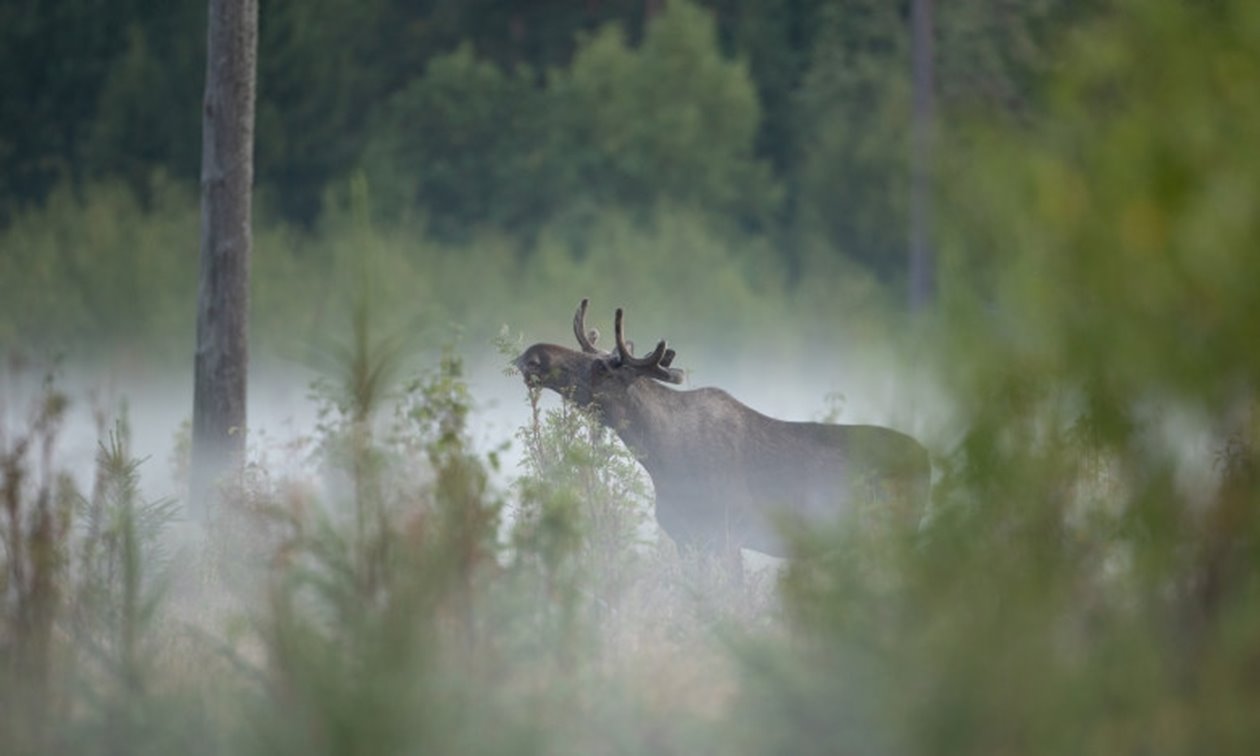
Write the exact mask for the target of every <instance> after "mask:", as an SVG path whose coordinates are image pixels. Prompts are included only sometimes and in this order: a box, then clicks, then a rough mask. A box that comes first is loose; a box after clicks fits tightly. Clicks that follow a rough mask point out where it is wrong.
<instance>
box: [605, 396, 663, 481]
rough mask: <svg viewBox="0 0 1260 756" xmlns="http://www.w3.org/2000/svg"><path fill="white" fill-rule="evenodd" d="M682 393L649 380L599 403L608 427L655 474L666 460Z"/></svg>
mask: <svg viewBox="0 0 1260 756" xmlns="http://www.w3.org/2000/svg"><path fill="white" fill-rule="evenodd" d="M678 396H679V392H677V391H674V390H673V389H670V388H667V387H665V386H663V385H661V384H660V383H657V382H656V381H654V380H651V379H649V378H641V379H639V380H635V381H633V382H631V383H629V384H628V385H626V386H625V388H624V390H623V391H619V392H617V393H616V395H615V396H612V397H606V398H604V399H603V400H602V401H599V402H598V404H599V410H600V417H601V419H602V420H603V423H604V425H606V426H608V427H609V428H611V429H612V430H613V432H615V433H616V434H617V436H618V437H619V438H620V439H621V440H622V442H623V443H625V445H626V446H627V447H628V448H629V449H630V450H631V451H632V452H634V454H635V455H636V456H637V457H638V458H639V460H640V461H641V462H642V463H643V466H644V467H646V468H647V469H648V472H649V473H651V472H652V470H653V468H654V467H655V465H656V464H657V463H658V462H659V461H660V460H661V459H663V458H665V457H666V456H667V455H668V453H669V451H668V449H667V448H666V446H667V443H668V440H669V434H667V433H666V432H665V429H666V428H667V427H669V426H668V420H669V418H670V417H671V415H674V414H675V413H676V412H677V411H678V410H679V409H681V408H679V407H677V406H676V405H677V403H678Z"/></svg>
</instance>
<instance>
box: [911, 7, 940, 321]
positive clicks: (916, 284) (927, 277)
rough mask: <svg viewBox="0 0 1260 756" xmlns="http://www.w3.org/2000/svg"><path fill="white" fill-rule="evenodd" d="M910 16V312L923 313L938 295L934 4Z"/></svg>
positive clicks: (913, 11)
mask: <svg viewBox="0 0 1260 756" xmlns="http://www.w3.org/2000/svg"><path fill="white" fill-rule="evenodd" d="M913 3H914V4H913V7H912V8H911V13H910V25H911V27H912V37H913V40H912V46H913V52H912V56H913V59H914V60H913V64H912V65H913V71H914V76H913V79H914V81H913V87H914V115H913V122H912V124H911V136H910V140H911V145H910V150H911V154H910V291H909V295H910V296H909V299H910V309H911V311H918V310H922V309H923V308H925V307H927V306H928V305H929V304H931V302H932V300H933V298H934V297H935V294H936V260H935V254H934V252H933V250H932V230H931V226H932V187H931V174H932V139H933V132H934V130H935V124H934V122H933V121H934V119H935V112H934V110H935V107H934V102H933V99H934V98H933V81H932V80H933V73H932V69H933V65H932V62H933V61H932V58H933V54H934V52H933V49H932V48H933V44H932V42H933V28H932V27H933V23H932V0H913Z"/></svg>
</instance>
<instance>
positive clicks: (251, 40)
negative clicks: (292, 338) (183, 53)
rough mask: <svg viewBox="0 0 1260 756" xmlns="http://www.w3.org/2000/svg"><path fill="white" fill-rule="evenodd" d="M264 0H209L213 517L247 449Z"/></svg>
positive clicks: (207, 258)
mask: <svg viewBox="0 0 1260 756" xmlns="http://www.w3.org/2000/svg"><path fill="white" fill-rule="evenodd" d="M257 54H258V3H257V0H209V26H208V30H207V50H206V91H205V101H204V110H203V113H202V142H201V272H200V279H199V284H198V288H197V347H196V358H195V364H194V377H193V427H192V460H191V464H190V471H189V472H190V480H189V495H190V505H191V510H192V513H193V514H194V516H198V517H204V516H205V515H206V513H207V511H208V509H209V507H210V504H211V502H212V501H213V495H214V493H215V491H216V489H217V486H218V484H219V483H220V482H221V481H222V480H224V479H225V477H226V476H229V475H231V474H232V473H233V472H234V471H239V469H240V465H241V464H242V462H243V459H244V452H245V427H246V425H245V398H246V375H247V371H248V365H249V346H248V317H249V257H250V246H251V233H250V204H251V195H252V186H253V180H254V99H255V79H256V75H257V74H256V71H257V64H256V63H257Z"/></svg>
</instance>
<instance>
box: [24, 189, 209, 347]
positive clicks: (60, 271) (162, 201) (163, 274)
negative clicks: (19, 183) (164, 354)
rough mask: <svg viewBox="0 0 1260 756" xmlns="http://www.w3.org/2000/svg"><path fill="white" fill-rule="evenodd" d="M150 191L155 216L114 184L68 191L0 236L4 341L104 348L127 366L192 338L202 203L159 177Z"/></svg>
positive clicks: (52, 198)
mask: <svg viewBox="0 0 1260 756" xmlns="http://www.w3.org/2000/svg"><path fill="white" fill-rule="evenodd" d="M152 195H153V206H152V211H151V213H152V214H150V212H146V211H145V210H144V209H142V208H141V206H140V204H139V201H138V200H137V198H136V197H135V195H134V194H133V193H132V192H130V191H128V190H127V189H126V188H125V187H123V186H121V185H118V184H113V185H100V186H94V187H92V188H91V189H89V190H88V191H87V192H86V193H85V194H84V196H83V197H81V198H80V197H77V196H76V195H75V194H74V193H73V192H72V191H70V190H69V189H68V188H63V189H62V190H60V191H58V192H57V193H56V194H54V195H53V196H52V197H50V199H49V202H48V204H47V205H46V206H44V207H43V208H41V209H39V210H36V211H32V212H29V213H24V214H23V215H21V216H19V217H18V218H17V219H16V220H15V221H14V222H13V224H12V225H10V226H9V227H8V228H7V229H5V230H4V231H3V232H2V233H0V250H2V252H0V344H4V345H6V346H8V347H9V348H22V349H42V350H45V351H52V352H54V353H55V352H59V351H62V350H69V349H76V350H77V349H80V348H85V347H86V348H89V349H90V347H91V345H93V344H96V345H100V346H104V345H105V344H106V343H108V344H109V345H110V347H111V351H112V355H111V357H112V358H113V359H119V360H121V361H123V362H124V363H125V362H126V361H128V360H132V359H134V358H135V356H136V355H138V354H142V353H143V354H145V355H146V359H148V358H149V356H151V355H154V351H153V350H155V349H158V350H160V349H162V348H164V347H165V348H167V349H173V348H175V347H176V346H177V345H178V344H179V343H181V342H183V341H186V340H187V338H188V334H190V333H192V314H193V310H192V307H191V306H190V305H189V306H185V305H186V304H187V303H188V302H190V301H191V298H192V296H193V294H194V292H195V287H196V284H195V276H196V269H197V267H196V262H197V239H198V234H197V223H198V214H197V206H196V203H195V202H194V201H193V199H192V198H191V196H190V195H189V194H188V192H187V191H186V190H185V189H184V188H183V187H181V186H179V185H176V184H173V183H172V182H170V181H167V180H165V179H164V178H163V177H161V176H156V177H155V178H154V180H153V184H152ZM98 354H99V352H98ZM158 354H160V352H159V353H158ZM159 359H160V357H159Z"/></svg>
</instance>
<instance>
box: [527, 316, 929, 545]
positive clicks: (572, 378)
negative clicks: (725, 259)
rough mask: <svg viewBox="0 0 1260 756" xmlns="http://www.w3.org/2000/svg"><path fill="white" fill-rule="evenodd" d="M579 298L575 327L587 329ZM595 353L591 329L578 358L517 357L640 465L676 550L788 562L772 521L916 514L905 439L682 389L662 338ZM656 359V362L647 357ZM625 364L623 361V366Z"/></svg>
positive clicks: (919, 471)
mask: <svg viewBox="0 0 1260 756" xmlns="http://www.w3.org/2000/svg"><path fill="white" fill-rule="evenodd" d="M585 307H586V302H585V301H583V304H582V306H581V307H580V308H579V310H578V316H577V317H576V318H575V319H574V329H575V332H576V333H578V334H583V333H585V328H584V316H585ZM617 325H618V329H617V331H618V332H617V345H618V346H617V350H616V352H612V353H608V352H601V351H598V350H595V349H594V348H593V342H594V341H595V338H596V337H597V334H596V333H595V332H591V333H589V334H587V340H586V341H585V343H582V339H581V336H579V343H582V346H583V350H582V351H577V350H573V349H568V348H566V347H562V346H558V345H555V344H535V345H533V346H531V347H530V348H529V349H527V350H525V352H524V353H523V354H522V355H521V356H520V357H518V358H517V359H516V363H515V364H516V366H517V368H519V369H520V371H521V374H522V375H523V376H524V378H525V381H526V383H527V384H529V385H530V386H538V387H542V388H549V389H552V390H553V391H556V392H558V393H559V394H561V395H562V396H564V397H565V398H567V399H569V400H571V401H573V402H575V403H576V404H578V405H579V406H581V407H584V408H587V409H591V410H594V411H595V412H597V413H598V415H599V417H600V419H601V420H602V422H603V423H604V424H605V425H607V426H608V427H609V428H611V429H613V431H615V432H616V433H617V435H618V436H619V437H620V438H621V440H622V441H623V442H625V444H626V446H627V447H629V448H630V450H631V451H632V452H634V454H635V455H636V456H637V457H638V459H639V461H640V462H641V463H642V465H643V467H644V469H646V470H647V472H648V475H649V476H651V478H652V484H653V486H654V487H655V489H656V519H657V522H658V523H659V524H660V526H661V527H662V528H663V529H664V530H665V532H666V533H668V534H669V535H670V537H672V538H673V539H674V540H675V541H676V542H678V543H679V544H680V545H696V546H702V547H709V548H728V547H732V546H740V547H746V548H750V549H755V550H757V551H761V552H764V553H767V554H771V555H775V556H786V555H787V553H786V548H785V545H784V543H783V542H782V539H781V538H780V536H779V533H778V528H777V527H776V522H777V518H778V517H779V516H780V515H783V516H788V517H791V516H798V517H800V518H803V519H805V520H819V519H825V518H834V517H835V516H836V515H838V514H840V513H842V512H844V511H846V510H851V509H852V508H853V506H854V504H855V503H856V502H857V501H860V500H863V499H862V498H861V497H867V500H869V499H870V498H871V497H875V498H877V499H879V500H883V501H887V502H888V503H890V504H895V505H899V506H902V507H905V508H908V509H910V510H912V511H913V512H915V513H916V514H917V512H918V511H920V510H921V509H922V506H923V505H925V504H926V502H927V496H928V487H929V479H930V475H931V467H930V464H929V462H928V455H927V452H926V450H924V448H923V447H922V446H920V445H919V443H918V442H917V441H915V440H914V439H913V438H911V437H909V436H907V435H905V434H902V433H898V432H897V431H894V430H890V429H888V428H881V427H878V426H873V425H829V424H823V423H809V422H786V421H783V420H776V419H774V418H771V417H767V416H766V415H763V414H761V413H760V412H757V411H756V410H753V409H751V408H749V407H746V406H745V405H743V404H741V403H740V402H738V401H736V400H735V399H734V398H732V397H731V396H730V395H729V394H727V393H726V392H725V391H722V390H721V389H716V388H701V389H696V390H693V391H679V390H676V389H672V388H669V387H668V386H666V385H664V383H662V382H661V381H669V382H673V383H677V382H680V381H681V379H682V376H681V373H679V372H678V371H677V370H676V369H672V368H669V363H670V362H672V359H673V352H672V350H667V349H665V347H664V342H662V343H661V344H660V345H659V346H658V348H657V350H656V351H655V352H654V353H653V355H651V356H649V357H646V358H634V357H633V356H632V355H631V352H630V350H629V348H627V347H626V345H625V344H624V342H623V339H622V334H621V332H620V331H621V329H620V325H621V317H620V311H619V312H618V318H617ZM653 357H655V358H656V359H655V361H652V358H653ZM632 362H633V363H634V364H631V363H632Z"/></svg>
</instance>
